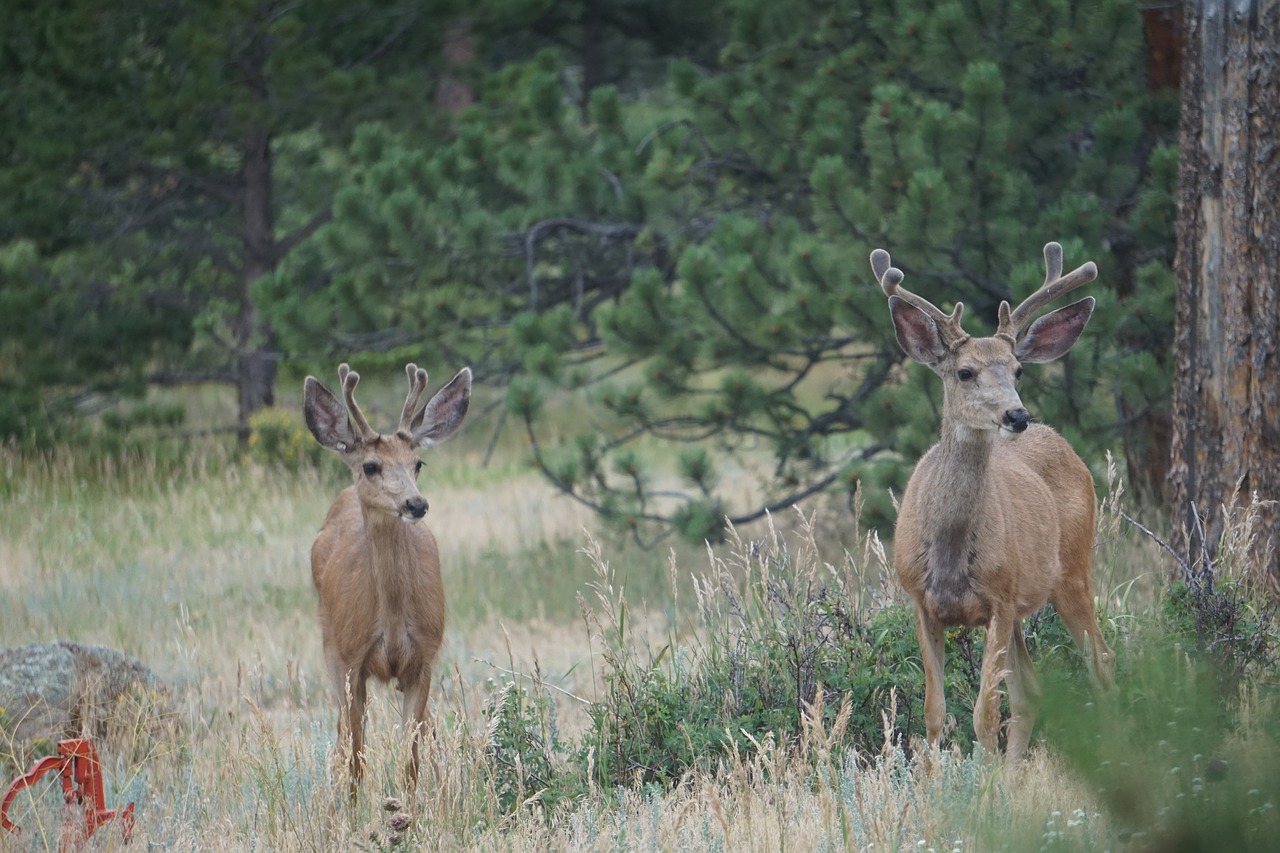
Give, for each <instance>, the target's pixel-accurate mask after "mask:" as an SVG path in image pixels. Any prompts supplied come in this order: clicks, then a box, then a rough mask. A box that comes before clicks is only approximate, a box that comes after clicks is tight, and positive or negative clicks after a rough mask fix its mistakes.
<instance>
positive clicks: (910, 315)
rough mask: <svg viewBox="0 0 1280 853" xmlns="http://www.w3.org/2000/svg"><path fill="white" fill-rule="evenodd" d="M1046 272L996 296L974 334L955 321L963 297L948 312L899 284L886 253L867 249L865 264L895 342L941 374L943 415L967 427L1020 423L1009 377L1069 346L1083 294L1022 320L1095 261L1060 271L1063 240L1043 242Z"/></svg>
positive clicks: (1084, 313)
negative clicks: (1026, 287)
mask: <svg viewBox="0 0 1280 853" xmlns="http://www.w3.org/2000/svg"><path fill="white" fill-rule="evenodd" d="M1044 263H1045V280H1044V284H1043V285H1041V287H1040V289H1039V290H1037V291H1036V292H1035V293H1033V294H1032V295H1031V296H1029V297H1027V298H1026V299H1025V300H1024V301H1023V302H1022V303H1021V304H1020V305H1019V306H1018V307H1017V308H1015V309H1012V310H1010V308H1009V303H1008V302H1001V303H1000V311H999V320H1000V324H999V326H998V328H997V329H996V333H995V334H994V335H992V336H991V337H989V338H974V337H972V336H971V335H969V334H968V333H966V332H965V331H964V329H963V328H961V325H960V320H961V318H962V317H963V316H964V303H962V302H957V303H956V305H955V308H954V309H952V311H951V313H950V314H946V313H944V312H943V311H942V310H940V309H939V308H937V307H936V306H934V304H933V303H931V302H929V301H928V300H926V299H923V298H921V297H919V296H917V295H916V294H914V293H911V292H910V291H909V290H907V289H906V288H904V287H902V280H903V273H902V271H901V270H899V269H897V268H895V267H891V266H890V265H889V253H888V252H886V251H884V250H883V249H876V250H875V251H874V252H872V253H871V268H872V271H873V272H874V273H875V276H876V280H877V281H879V282H880V287H881V289H882V290H883V291H884V293H885V295H886V296H888V297H889V311H890V313H891V314H892V316H893V326H894V331H895V333H896V335H897V338H898V344H899V346H901V347H902V349H903V351H904V352H906V354H907V355H909V356H910V357H911V358H913V359H914V360H916V361H918V362H920V363H921V364H923V365H926V366H927V367H929V368H930V369H931V370H933V372H934V373H937V374H938V376H940V377H941V378H942V387H943V399H944V401H945V402H944V409H945V412H944V417H947V418H949V419H950V420H951V421H952V423H953V424H954V425H956V426H961V427H965V428H968V429H972V430H991V429H998V430H1001V431H1002V432H1004V433H1006V434H1016V433H1020V432H1023V431H1024V430H1026V428H1027V425H1028V424H1030V422H1031V414H1030V413H1029V412H1028V411H1027V410H1026V408H1025V407H1023V405H1022V400H1021V398H1019V396H1018V391H1017V387H1016V381H1017V379H1018V377H1019V376H1021V375H1022V364H1023V363H1025V362H1045V361H1053V360H1054V359H1056V358H1059V357H1060V356H1062V355H1063V354H1065V353H1066V352H1067V350H1069V349H1071V347H1072V345H1074V344H1075V342H1076V340H1077V339H1078V338H1079V337H1080V333H1081V332H1083V331H1084V327H1085V324H1086V323H1088V322H1089V317H1090V315H1091V314H1092V313H1093V307H1094V298H1093V297H1092V296H1087V297H1085V298H1084V299H1081V300H1080V301H1079V302H1075V303H1073V304H1071V305H1068V306H1066V307H1065V308H1059V309H1058V310H1056V311H1052V312H1050V313H1048V314H1046V315H1044V316H1043V317H1041V318H1040V319H1038V320H1036V321H1035V322H1034V323H1030V324H1029V325H1028V320H1029V319H1030V318H1031V317H1032V315H1034V314H1035V312H1036V311H1038V310H1040V308H1042V307H1044V306H1045V305H1046V304H1048V303H1049V302H1051V301H1052V300H1054V299H1056V298H1057V297H1059V296H1061V295H1062V294H1064V293H1066V292H1067V291H1069V290H1072V289H1074V288H1076V287H1079V286H1080V285H1082V284H1084V283H1086V282H1089V281H1092V280H1093V279H1094V278H1095V277H1097V275H1098V268H1097V267H1096V266H1095V265H1094V264H1093V262H1092V261H1090V262H1089V263H1087V264H1084V265H1083V266H1081V267H1079V268H1077V269H1076V270H1074V271H1072V272H1071V273H1070V274H1069V275H1066V276H1063V275H1062V247H1061V246H1060V245H1058V244H1057V243H1048V244H1046V245H1045V247H1044Z"/></svg>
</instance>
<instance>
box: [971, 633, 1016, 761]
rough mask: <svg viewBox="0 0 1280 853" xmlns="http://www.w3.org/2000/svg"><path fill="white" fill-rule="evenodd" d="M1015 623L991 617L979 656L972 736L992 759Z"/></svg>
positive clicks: (997, 744) (997, 739) (996, 739)
mask: <svg viewBox="0 0 1280 853" xmlns="http://www.w3.org/2000/svg"><path fill="white" fill-rule="evenodd" d="M1014 623H1015V620H1013V619H1010V618H1008V617H1007V616H1006V615H1004V614H995V615H993V616H992V617H991V622H990V623H989V624H988V625H987V641H986V647H985V648H984V650H983V653H982V679H981V681H980V682H979V684H978V699H977V701H976V702H974V704H973V733H974V734H975V735H977V737H978V743H980V744H982V748H983V749H984V750H985V751H986V752H987V753H988V754H989V755H995V753H996V749H997V748H998V746H999V735H1000V682H1001V681H1002V680H1003V679H1004V678H1005V677H1006V675H1007V674H1008V672H1009V670H1008V667H1009V645H1010V642H1011V640H1012V633H1013V625H1014Z"/></svg>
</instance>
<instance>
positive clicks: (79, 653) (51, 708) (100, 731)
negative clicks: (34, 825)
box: [0, 642, 178, 772]
mask: <svg viewBox="0 0 1280 853" xmlns="http://www.w3.org/2000/svg"><path fill="white" fill-rule="evenodd" d="M177 720H178V716H177V709H176V706H175V704H174V702H173V694H172V691H171V690H170V689H169V688H168V687H167V686H166V685H165V684H163V683H162V682H161V680H160V678H159V677H158V676H157V675H156V674H155V673H154V672H152V671H151V670H150V669H148V668H147V667H146V666H145V665H143V664H142V662H140V661H138V660H136V659H135V658H131V657H129V656H128V655H125V654H124V653H122V652H119V651H116V650H115V649H109V648H106V647H105V646H87V645H83V644H81V643H71V642H58V643H32V644H30V645H26V646H19V647H17V648H10V649H0V768H2V767H4V766H5V765H6V764H7V765H9V766H10V769H11V770H13V769H17V770H19V771H20V772H24V771H25V770H26V766H27V765H28V764H29V763H30V762H31V761H32V760H33V759H34V758H35V757H36V756H39V755H44V754H49V753H52V752H53V750H54V745H55V744H56V742H57V741H59V740H61V739H63V738H68V737H90V738H94V739H95V741H97V742H98V749H99V752H110V753H112V754H113V755H115V756H117V757H119V758H123V759H125V760H126V761H135V760H141V759H142V758H144V757H145V756H146V755H147V754H148V753H150V752H152V751H153V750H154V749H155V747H156V746H157V744H158V743H160V742H164V741H171V740H172V739H173V738H174V737H175V736H176V734H177Z"/></svg>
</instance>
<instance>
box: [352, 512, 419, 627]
mask: <svg viewBox="0 0 1280 853" xmlns="http://www.w3.org/2000/svg"><path fill="white" fill-rule="evenodd" d="M415 523H420V522H415ZM364 529H365V536H366V537H367V539H368V543H369V568H370V569H371V571H372V572H373V574H374V576H375V577H376V578H377V579H378V581H377V583H375V584H373V587H374V589H375V590H376V591H377V594H378V607H379V610H381V611H382V612H384V613H386V612H392V611H395V610H398V609H400V608H401V607H402V606H403V605H404V603H405V602H407V601H408V600H409V593H410V589H411V586H410V584H411V581H412V579H413V577H414V573H415V570H416V565H417V562H416V560H415V553H416V552H415V550H414V541H413V524H406V523H405V522H404V521H402V520H400V518H398V517H396V516H393V515H387V514H386V513H381V512H373V513H371V512H368V511H365V513H364Z"/></svg>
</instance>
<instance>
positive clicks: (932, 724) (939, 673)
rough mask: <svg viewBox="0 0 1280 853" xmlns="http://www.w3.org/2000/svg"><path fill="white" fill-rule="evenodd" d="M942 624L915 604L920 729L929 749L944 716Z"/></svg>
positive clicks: (934, 744) (934, 743) (934, 746)
mask: <svg viewBox="0 0 1280 853" xmlns="http://www.w3.org/2000/svg"><path fill="white" fill-rule="evenodd" d="M944 637H945V634H944V626H943V625H942V624H941V623H940V622H938V621H936V620H934V619H931V618H929V617H928V616H927V615H926V614H925V613H924V612H923V611H922V610H921V609H920V608H919V607H917V608H916V640H917V641H919V643H920V664H921V668H922V669H923V670H924V732H925V740H926V741H927V742H928V744H929V747H930V749H932V750H936V749H937V748H938V741H939V740H940V739H941V737H942V723H943V720H945V719H946V716H947V700H946V695H945V688H944V685H943V666H942V664H943V639H944Z"/></svg>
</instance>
